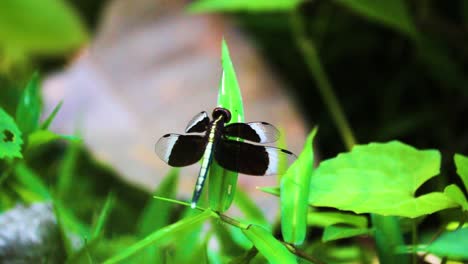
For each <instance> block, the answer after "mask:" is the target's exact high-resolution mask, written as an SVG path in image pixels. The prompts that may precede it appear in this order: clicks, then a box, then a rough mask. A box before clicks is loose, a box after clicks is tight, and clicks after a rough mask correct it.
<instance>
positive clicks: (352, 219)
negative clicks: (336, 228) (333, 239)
mask: <svg viewBox="0 0 468 264" xmlns="http://www.w3.org/2000/svg"><path fill="white" fill-rule="evenodd" d="M307 223H308V224H309V225H310V226H320V227H327V226H331V225H336V224H346V225H351V226H355V227H359V228H365V227H367V218H366V217H365V216H361V215H351V214H345V213H340V212H310V213H309V214H308V215H307Z"/></svg>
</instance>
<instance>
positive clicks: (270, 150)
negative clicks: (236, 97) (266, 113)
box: [156, 107, 296, 208]
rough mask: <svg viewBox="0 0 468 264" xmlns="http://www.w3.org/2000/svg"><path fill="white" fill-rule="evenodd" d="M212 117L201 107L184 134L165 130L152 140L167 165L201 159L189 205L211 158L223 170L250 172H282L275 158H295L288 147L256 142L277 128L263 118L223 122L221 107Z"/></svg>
mask: <svg viewBox="0 0 468 264" xmlns="http://www.w3.org/2000/svg"><path fill="white" fill-rule="evenodd" d="M212 117H213V120H210V118H209V117H208V114H207V113H206V112H205V111H202V112H200V113H198V114H197V115H196V116H195V117H193V118H192V120H191V121H190V122H189V123H188V125H187V128H186V129H185V133H187V134H188V135H180V134H166V135H164V136H162V137H161V138H160V139H159V140H158V142H157V143H156V153H157V154H158V156H159V158H161V159H162V160H163V161H164V162H166V163H167V164H169V165H170V166H173V167H184V166H188V165H191V164H194V163H196V162H197V161H199V160H200V159H202V164H201V168H200V173H199V175H198V179H197V182H196V185H195V190H194V192H193V197H192V202H191V207H192V208H195V206H196V204H197V202H198V199H199V198H200V195H201V192H202V189H203V185H204V182H205V179H206V177H207V175H208V171H209V168H210V165H211V163H212V161H213V158H214V159H215V160H216V162H217V163H218V164H219V165H220V166H221V167H223V168H225V169H227V170H230V171H235V172H239V173H243V174H248V175H254V176H267V175H281V174H284V173H285V170H286V167H284V166H279V161H280V160H287V161H288V163H289V164H290V163H291V162H292V161H294V159H296V156H295V155H294V154H293V153H292V152H290V151H288V150H285V149H281V148H275V147H270V146H263V145H260V144H265V143H272V142H275V141H276V140H278V138H279V131H278V130H277V129H276V128H275V127H274V126H273V125H271V124H269V123H266V122H250V123H231V124H228V125H226V123H228V122H229V121H230V120H231V113H230V112H229V110H227V109H225V108H221V107H217V108H215V109H214V110H213V113H212ZM201 133H204V134H201ZM236 138H240V139H243V140H246V141H250V142H252V143H250V142H242V141H238V140H236ZM255 143H257V144H255Z"/></svg>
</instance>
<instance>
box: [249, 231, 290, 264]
mask: <svg viewBox="0 0 468 264" xmlns="http://www.w3.org/2000/svg"><path fill="white" fill-rule="evenodd" d="M242 232H243V233H244V235H245V236H246V237H247V238H248V239H249V240H250V241H252V243H253V244H254V246H255V247H256V248H257V249H258V251H259V252H260V253H261V254H262V255H263V256H264V257H265V258H266V259H267V260H268V262H269V263H273V264H274V263H278V264H286V263H297V260H296V256H295V255H293V254H292V253H291V252H289V250H288V249H287V248H286V247H285V246H284V245H283V244H281V242H279V241H278V240H276V239H275V238H274V237H273V235H272V234H271V233H270V232H269V231H267V230H266V229H265V228H263V227H261V226H257V225H250V226H249V227H248V228H247V229H242Z"/></svg>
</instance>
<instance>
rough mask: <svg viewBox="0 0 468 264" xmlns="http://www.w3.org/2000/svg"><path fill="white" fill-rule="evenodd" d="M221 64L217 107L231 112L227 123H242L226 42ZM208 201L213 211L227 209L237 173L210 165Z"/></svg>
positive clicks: (242, 113) (242, 112)
mask: <svg viewBox="0 0 468 264" xmlns="http://www.w3.org/2000/svg"><path fill="white" fill-rule="evenodd" d="M221 62H222V66H223V73H222V76H221V85H220V89H219V92H218V106H219V107H223V108H226V109H228V110H229V111H230V112H231V116H232V117H231V121H230V122H229V123H236V122H244V107H243V105H242V96H241V92H240V88H239V84H238V82H237V77H236V72H235V71H234V66H233V64H232V61H231V57H230V56H229V48H228V46H227V44H226V41H224V39H223V42H222V55H221ZM209 175H210V176H209V200H210V207H211V208H212V209H213V210H214V211H219V212H224V211H226V210H227V209H229V206H231V203H232V201H233V200H234V195H235V190H236V186H237V175H238V174H237V172H232V171H228V170H226V169H224V168H223V167H221V166H219V165H218V164H217V163H216V161H213V163H212V164H211V168H210V172H209Z"/></svg>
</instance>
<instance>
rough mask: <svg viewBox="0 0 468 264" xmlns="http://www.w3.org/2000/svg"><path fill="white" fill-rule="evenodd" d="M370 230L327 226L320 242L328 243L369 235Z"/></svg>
mask: <svg viewBox="0 0 468 264" xmlns="http://www.w3.org/2000/svg"><path fill="white" fill-rule="evenodd" d="M370 233H371V230H370V229H367V228H356V227H347V226H334V225H331V226H327V227H326V228H325V230H324V232H323V236H322V241H323V242H328V241H333V240H337V239H343V238H349V237H355V236H360V235H367V234H370Z"/></svg>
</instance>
